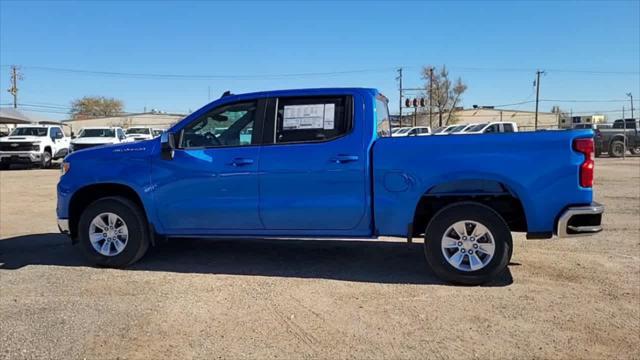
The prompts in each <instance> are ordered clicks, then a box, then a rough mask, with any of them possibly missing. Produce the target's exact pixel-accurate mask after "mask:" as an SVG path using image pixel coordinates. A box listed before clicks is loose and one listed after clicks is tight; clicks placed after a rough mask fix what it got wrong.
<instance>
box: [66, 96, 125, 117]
mask: <svg viewBox="0 0 640 360" xmlns="http://www.w3.org/2000/svg"><path fill="white" fill-rule="evenodd" d="M122 108H123V105H122V101H121V100H117V99H114V98H107V97H104V96H85V97H83V98H81V99H76V100H74V101H72V102H71V111H70V113H71V117H72V118H73V119H90V118H95V117H107V116H115V115H120V114H122Z"/></svg>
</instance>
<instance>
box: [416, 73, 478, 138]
mask: <svg viewBox="0 0 640 360" xmlns="http://www.w3.org/2000/svg"><path fill="white" fill-rule="evenodd" d="M429 69H434V71H433V75H430V72H429ZM422 78H423V79H424V80H426V81H427V82H426V84H425V90H426V93H427V94H429V93H430V94H431V103H432V106H433V107H434V108H435V109H436V111H437V112H438V124H439V126H443V120H444V125H448V124H450V123H454V122H455V116H454V111H455V109H456V107H457V106H458V104H459V103H460V101H461V100H462V94H463V93H464V92H465V91H466V90H467V85H466V84H465V83H463V82H462V78H460V77H459V78H458V79H457V80H456V81H455V83H452V82H451V80H449V71H448V70H447V67H446V66H444V65H442V68H440V70H438V71H436V70H435V68H434V67H432V66H425V67H423V68H422ZM430 82H431V84H430ZM430 89H431V91H429V90H430ZM445 114H446V115H447V117H446V119H444V115H445Z"/></svg>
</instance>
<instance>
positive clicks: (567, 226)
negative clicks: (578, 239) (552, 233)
mask: <svg viewBox="0 0 640 360" xmlns="http://www.w3.org/2000/svg"><path fill="white" fill-rule="evenodd" d="M603 212H604V206H603V205H602V204H599V203H597V202H593V203H591V204H590V205H587V206H571V207H569V208H567V209H566V210H564V212H562V214H561V215H560V217H559V218H558V226H557V227H556V234H557V235H558V237H561V238H565V237H575V236H585V235H593V234H597V233H599V232H600V231H602V225H601V224H602V213H603Z"/></svg>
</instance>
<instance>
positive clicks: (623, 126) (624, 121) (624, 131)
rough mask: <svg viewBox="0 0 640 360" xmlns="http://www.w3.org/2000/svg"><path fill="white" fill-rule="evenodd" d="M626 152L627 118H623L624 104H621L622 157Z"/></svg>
mask: <svg viewBox="0 0 640 360" xmlns="http://www.w3.org/2000/svg"><path fill="white" fill-rule="evenodd" d="M626 154H627V120H626V119H625V118H624V105H622V158H623V159H624V158H625V155H626Z"/></svg>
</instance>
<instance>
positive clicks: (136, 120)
mask: <svg viewBox="0 0 640 360" xmlns="http://www.w3.org/2000/svg"><path fill="white" fill-rule="evenodd" d="M185 116H186V115H182V114H167V113H137V114H125V115H121V116H111V117H103V118H93V119H78V120H65V121H64V123H65V124H68V125H70V126H71V128H72V129H73V131H74V132H75V133H77V132H78V131H79V130H80V129H82V128H83V127H89V126H119V127H122V128H125V129H126V128H130V127H132V126H148V127H152V128H158V129H167V128H169V127H170V126H171V125H173V124H175V123H177V122H178V121H180V120H182V119H184V117H185Z"/></svg>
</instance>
